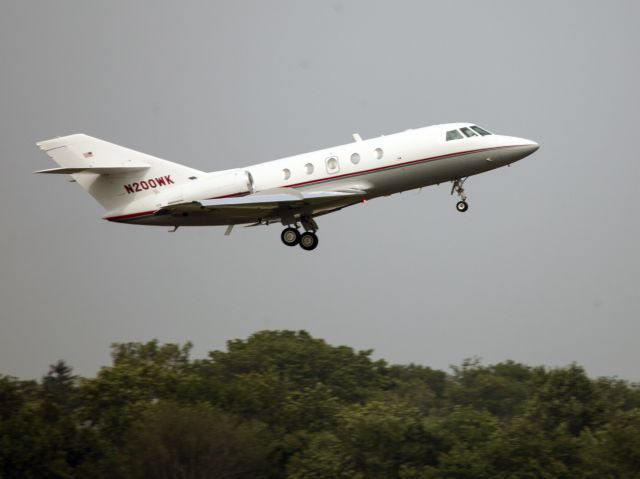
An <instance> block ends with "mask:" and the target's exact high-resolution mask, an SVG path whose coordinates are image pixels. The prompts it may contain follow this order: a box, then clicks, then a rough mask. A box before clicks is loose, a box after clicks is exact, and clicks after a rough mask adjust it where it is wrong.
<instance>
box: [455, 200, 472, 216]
mask: <svg viewBox="0 0 640 479" xmlns="http://www.w3.org/2000/svg"><path fill="white" fill-rule="evenodd" d="M456 209H457V210H458V211H459V212H460V213H464V212H465V211H467V210H468V209H469V205H468V204H467V202H466V201H458V204H456Z"/></svg>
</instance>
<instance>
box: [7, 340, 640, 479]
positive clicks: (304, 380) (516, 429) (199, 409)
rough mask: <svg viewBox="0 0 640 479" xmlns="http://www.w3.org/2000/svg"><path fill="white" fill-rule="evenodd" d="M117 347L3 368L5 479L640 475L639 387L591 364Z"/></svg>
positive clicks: (241, 344)
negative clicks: (442, 364) (82, 360)
mask: <svg viewBox="0 0 640 479" xmlns="http://www.w3.org/2000/svg"><path fill="white" fill-rule="evenodd" d="M111 351H112V363H111V364H110V365H108V366H104V367H102V368H101V369H100V370H99V371H98V373H97V374H96V375H95V377H92V378H82V377H78V376H76V375H75V374H74V373H73V370H72V368H71V366H70V365H68V364H66V363H65V362H64V361H58V362H56V363H54V364H53V365H51V366H50V368H49V370H48V372H47V373H46V374H45V375H44V376H43V377H42V378H41V380H39V381H25V380H20V379H18V378H13V377H9V376H0V478H2V479H13V478H85V477H92V478H94V477H95V478H102V477H104V478H107V477H108V478H152V479H154V478H157V479H172V478H176V479H178V478H179V479H190V478H194V479H206V478H230V479H233V478H257V479H260V478H264V479H280V478H282V479H285V478H291V479H322V478H338V479H339V478H345V479H346V478H354V479H357V478H362V479H365V478H366V479H382V478H384V479H387V478H390V479H394V478H397V479H427V478H429V479H432V478H443V479H444V478H452V479H467V478H468V479H471V478H473V479H482V478H574V477H585V478H596V477H597V478H635V477H640V388H639V387H638V385H636V384H632V383H629V382H626V381H622V380H619V379H616V378H596V379H594V378H590V377H589V376H588V375H587V374H586V372H585V371H584V369H583V368H581V367H580V366H579V365H577V364H570V365H568V366H566V367H562V368H545V367H532V366H527V365H524V364H519V363H515V362H513V361H505V362H502V363H498V364H492V365H483V364H482V362H481V361H480V360H479V359H477V358H472V359H467V360H465V361H463V362H462V363H461V364H460V365H456V366H452V368H451V371H450V372H445V371H439V370H435V369H432V368H429V367H426V366H421V365H415V364H410V365H388V364H387V363H386V362H385V361H381V360H374V359H372V357H371V354H372V351H355V350H353V349H352V348H349V347H347V346H332V345H329V344H327V343H326V342H325V341H323V340H322V339H317V338H313V337H312V336H311V335H310V334H308V333H307V332H305V331H260V332H257V333H255V334H253V335H251V336H250V337H248V338H247V339H237V340H233V341H229V342H228V344H227V348H226V350H224V351H212V352H210V353H209V354H208V356H207V357H206V358H204V359H192V358H191V357H190V352H191V344H190V343H187V344H184V345H180V344H160V343H158V342H157V341H150V342H147V343H118V344H114V345H112V348H111Z"/></svg>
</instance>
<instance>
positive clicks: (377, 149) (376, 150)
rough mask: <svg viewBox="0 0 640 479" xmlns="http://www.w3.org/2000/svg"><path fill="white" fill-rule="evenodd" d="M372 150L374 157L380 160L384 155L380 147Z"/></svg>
mask: <svg viewBox="0 0 640 479" xmlns="http://www.w3.org/2000/svg"><path fill="white" fill-rule="evenodd" d="M374 151H375V152H376V159H377V160H381V159H382V157H383V156H384V152H383V151H382V148H376V149H375V150H374Z"/></svg>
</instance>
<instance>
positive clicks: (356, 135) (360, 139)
mask: <svg viewBox="0 0 640 479" xmlns="http://www.w3.org/2000/svg"><path fill="white" fill-rule="evenodd" d="M352 136H353V139H354V140H355V141H362V137H361V136H360V134H359V133H354V134H353V135H352Z"/></svg>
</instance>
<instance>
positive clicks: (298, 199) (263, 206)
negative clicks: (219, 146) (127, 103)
mask: <svg viewBox="0 0 640 479" xmlns="http://www.w3.org/2000/svg"><path fill="white" fill-rule="evenodd" d="M365 194H366V192H365V191H362V190H357V189H344V190H336V191H313V192H304V191H299V190H296V189H293V188H273V189H270V190H264V191H261V192H259V193H254V194H251V195H247V196H242V197H236V198H215V199H210V200H201V201H193V202H190V203H181V204H176V205H169V206H165V207H163V208H162V209H160V210H159V211H157V212H156V214H157V215H162V214H169V215H176V216H184V215H198V216H201V215H202V216H204V215H207V216H210V217H211V219H212V220H213V221H215V222H219V224H242V223H257V222H270V221H276V220H278V221H279V220H283V221H290V222H294V221H295V220H296V219H297V218H300V217H302V216H308V217H314V216H319V215H322V214H326V213H330V212H332V211H336V210H339V209H341V208H344V207H346V206H350V205H353V204H356V203H360V202H361V201H362V200H363V199H364V198H365ZM225 221H228V223H225Z"/></svg>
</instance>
